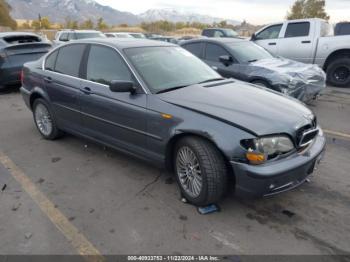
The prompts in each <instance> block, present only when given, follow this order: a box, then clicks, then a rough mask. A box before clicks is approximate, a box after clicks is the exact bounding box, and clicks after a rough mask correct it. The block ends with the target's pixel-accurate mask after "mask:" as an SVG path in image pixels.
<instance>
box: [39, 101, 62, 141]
mask: <svg viewBox="0 0 350 262" xmlns="http://www.w3.org/2000/svg"><path fill="white" fill-rule="evenodd" d="M33 116H34V122H35V125H36V127H37V128H38V130H39V132H40V134H41V135H42V136H43V137H44V138H45V139H48V140H54V139H56V138H58V137H59V136H61V134H62V132H61V131H60V130H59V129H58V128H57V126H56V123H55V120H54V118H53V115H52V113H51V111H50V109H49V105H48V104H47V102H46V101H45V100H43V99H41V98H39V99H36V100H35V101H34V104H33Z"/></svg>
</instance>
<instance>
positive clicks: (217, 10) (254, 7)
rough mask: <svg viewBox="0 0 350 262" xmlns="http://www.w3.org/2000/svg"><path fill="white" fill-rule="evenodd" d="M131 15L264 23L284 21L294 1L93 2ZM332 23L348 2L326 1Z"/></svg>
mask: <svg viewBox="0 0 350 262" xmlns="http://www.w3.org/2000/svg"><path fill="white" fill-rule="evenodd" d="M96 1H97V2H99V3H101V4H104V5H109V6H111V7H113V8H115V9H118V10H120V11H128V12H132V13H134V14H139V13H142V12H144V11H146V10H148V9H153V8H157V9H158V8H175V9H177V10H181V11H188V12H196V13H200V14H207V15H211V16H216V17H222V18H226V19H234V20H244V19H246V20H247V21H248V22H251V23H254V24H265V23H271V22H276V21H279V20H283V19H284V18H285V16H286V13H287V10H288V9H289V8H290V7H291V5H292V4H293V3H294V0H96ZM326 5H327V6H326V9H327V12H328V14H329V15H330V16H331V22H338V21H342V20H350V0H326Z"/></svg>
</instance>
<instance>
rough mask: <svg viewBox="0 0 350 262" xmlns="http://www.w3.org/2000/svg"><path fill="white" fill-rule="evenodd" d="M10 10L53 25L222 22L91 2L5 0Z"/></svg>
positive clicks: (197, 16)
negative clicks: (136, 11) (134, 11)
mask: <svg viewBox="0 0 350 262" xmlns="http://www.w3.org/2000/svg"><path fill="white" fill-rule="evenodd" d="M7 2H8V3H9V4H10V6H11V7H12V11H11V15H12V17H13V18H15V19H24V20H33V19H37V18H38V16H39V14H40V15H41V16H42V17H44V16H48V17H49V18H50V20H51V21H52V22H59V23H63V22H64V21H65V20H66V19H67V18H70V19H72V20H78V21H80V22H81V21H84V20H87V19H92V20H97V19H98V18H100V17H102V18H103V19H104V20H105V21H106V22H107V24H110V25H117V24H129V25H135V24H139V23H140V22H142V21H145V22H150V21H157V20H167V21H171V22H201V23H207V24H212V23H213V22H221V21H223V20H226V19H223V18H218V17H212V16H209V15H202V14H196V13H188V12H180V11H177V10H174V9H150V10H148V11H146V12H145V13H142V14H140V15H138V16H137V15H134V14H132V13H129V12H121V11H118V10H116V9H113V8H112V7H109V6H104V5H101V4H99V3H97V2H96V1H94V0H7ZM226 21H227V23H229V24H233V25H236V24H239V23H240V22H239V21H235V20H226Z"/></svg>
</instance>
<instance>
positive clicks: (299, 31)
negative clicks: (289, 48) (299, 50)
mask: <svg viewBox="0 0 350 262" xmlns="http://www.w3.org/2000/svg"><path fill="white" fill-rule="evenodd" d="M309 33H310V23H309V22H302V23H289V24H288V26H287V30H286V34H285V37H286V38H288V37H301V36H308V35H309Z"/></svg>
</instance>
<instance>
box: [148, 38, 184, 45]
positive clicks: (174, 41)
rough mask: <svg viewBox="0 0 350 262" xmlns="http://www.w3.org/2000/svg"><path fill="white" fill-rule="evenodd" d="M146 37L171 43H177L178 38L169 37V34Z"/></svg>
mask: <svg viewBox="0 0 350 262" xmlns="http://www.w3.org/2000/svg"><path fill="white" fill-rule="evenodd" d="M148 39H150V40H157V41H162V42H168V43H173V44H177V43H178V40H177V39H176V38H174V37H170V36H158V37H150V38H148Z"/></svg>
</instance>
